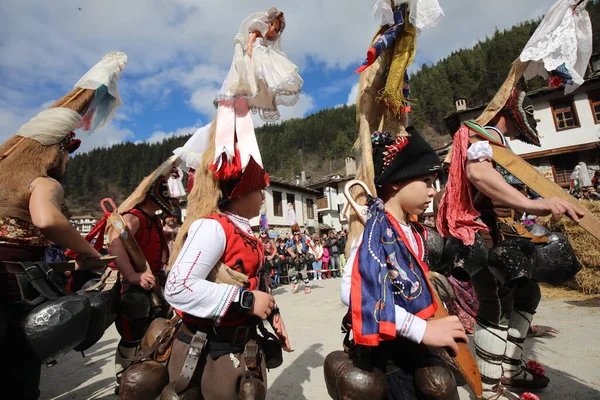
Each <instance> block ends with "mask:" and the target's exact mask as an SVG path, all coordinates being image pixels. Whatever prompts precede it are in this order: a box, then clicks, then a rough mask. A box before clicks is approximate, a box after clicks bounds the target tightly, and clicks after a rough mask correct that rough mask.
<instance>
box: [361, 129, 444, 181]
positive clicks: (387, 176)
mask: <svg viewBox="0 0 600 400" xmlns="http://www.w3.org/2000/svg"><path fill="white" fill-rule="evenodd" d="M406 131H407V132H408V133H409V135H410V136H399V137H398V138H396V139H395V140H394V139H393V138H392V135H391V134H390V133H389V132H374V133H372V134H371V144H372V146H373V166H374V169H375V184H376V185H377V186H383V185H388V184H392V183H400V182H404V181H408V180H410V179H415V178H419V177H421V176H427V175H431V174H435V173H436V172H438V171H439V169H440V167H441V162H440V158H439V157H438V156H437V154H435V151H433V149H432V148H431V146H430V145H429V143H427V142H426V141H425V139H423V137H422V136H421V134H419V132H418V131H417V130H416V129H415V128H414V127H412V126H411V127H408V128H407V129H406Z"/></svg>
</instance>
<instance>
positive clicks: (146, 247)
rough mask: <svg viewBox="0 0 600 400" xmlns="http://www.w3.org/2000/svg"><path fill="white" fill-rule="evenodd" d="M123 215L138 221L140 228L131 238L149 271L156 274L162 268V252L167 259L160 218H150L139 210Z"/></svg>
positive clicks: (167, 251) (167, 249)
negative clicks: (137, 246) (128, 215)
mask: <svg viewBox="0 0 600 400" xmlns="http://www.w3.org/2000/svg"><path fill="white" fill-rule="evenodd" d="M125 214H131V215H134V216H136V217H137V219H138V220H139V221H140V228H139V229H138V230H137V232H136V233H135V235H133V237H134V238H135V241H136V242H137V243H138V244H139V245H140V248H141V249H142V252H143V253H144V257H146V261H148V265H150V269H151V270H152V272H153V273H154V274H156V273H157V272H158V271H160V270H161V269H162V267H163V252H166V253H167V254H166V260H168V259H169V247H168V246H167V241H166V240H165V236H164V234H163V228H162V224H161V222H160V217H159V216H158V215H155V216H153V217H151V216H150V215H148V214H147V213H145V212H144V211H143V210H140V209H139V208H134V209H132V210H129V211H126V212H125V213H123V215H125Z"/></svg>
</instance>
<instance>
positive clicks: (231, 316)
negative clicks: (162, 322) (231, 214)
mask: <svg viewBox="0 0 600 400" xmlns="http://www.w3.org/2000/svg"><path fill="white" fill-rule="evenodd" d="M205 218H206V219H213V220H215V221H217V222H219V224H221V227H223V231H224V232H225V241H226V244H225V252H223V256H222V257H221V259H220V261H221V262H222V263H223V264H225V265H227V266H228V267H229V268H231V269H233V270H235V271H237V272H240V273H242V274H244V275H246V276H247V277H248V283H249V285H248V286H247V287H246V289H247V290H255V289H256V288H257V286H258V279H259V278H258V272H259V270H260V269H261V268H262V266H263V262H264V254H265V250H264V246H263V244H262V243H261V242H260V240H258V239H257V238H256V237H254V235H249V234H247V233H246V232H244V231H242V230H241V229H240V228H238V227H237V226H236V225H235V224H234V223H233V222H232V221H231V220H230V219H229V218H228V217H226V216H225V215H219V214H213V215H209V216H208V217H205ZM177 313H178V314H179V315H180V316H182V317H183V320H184V321H185V322H189V323H193V324H198V325H213V324H214V322H213V321H212V320H208V319H201V318H196V317H193V316H191V315H189V314H186V313H183V312H181V311H179V310H177ZM249 317H250V316H249V315H248V314H247V313H234V312H227V314H226V315H225V316H224V317H223V318H222V319H221V321H220V323H219V325H220V326H235V325H239V324H241V323H243V322H244V321H246V320H247V319H248V318H249Z"/></svg>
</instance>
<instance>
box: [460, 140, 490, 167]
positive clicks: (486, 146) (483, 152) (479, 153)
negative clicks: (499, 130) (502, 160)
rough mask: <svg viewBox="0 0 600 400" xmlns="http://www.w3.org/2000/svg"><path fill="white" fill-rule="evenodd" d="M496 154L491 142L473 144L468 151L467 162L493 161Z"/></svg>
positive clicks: (484, 141)
mask: <svg viewBox="0 0 600 400" xmlns="http://www.w3.org/2000/svg"><path fill="white" fill-rule="evenodd" d="M493 155H494V152H493V150H492V146H490V142H488V141H486V140H483V141H481V142H477V143H473V144H472V145H471V147H469V149H468V150H467V160H469V161H473V160H477V161H479V162H482V161H492V156H493Z"/></svg>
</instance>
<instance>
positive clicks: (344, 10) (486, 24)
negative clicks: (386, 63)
mask: <svg viewBox="0 0 600 400" xmlns="http://www.w3.org/2000/svg"><path fill="white" fill-rule="evenodd" d="M374 3H375V1H374V0H360V1H359V0H343V1H342V0H302V1H298V0H295V1H288V0H279V1H277V0H270V1H265V0H254V1H248V0H227V1H219V0H170V1H167V0H102V1H98V0H96V1H94V0H51V1H42V0H38V1H33V0H2V1H1V2H0V139H1V140H4V139H6V138H7V137H9V136H11V135H12V134H14V133H15V132H16V131H17V129H18V128H19V126H20V125H21V124H23V123H24V122H26V121H28V120H29V119H30V118H31V117H32V116H34V115H35V114H36V113H37V112H38V111H39V110H41V109H43V108H45V107H47V106H48V105H49V104H50V102H51V101H52V100H56V99H58V98H60V97H61V96H62V95H64V94H65V93H66V92H68V91H69V90H70V89H71V88H72V85H73V84H74V83H75V82H76V81H77V80H78V79H79V77H80V76H81V75H83V74H84V73H85V72H86V71H87V70H88V69H89V68H90V67H91V66H93V65H94V64H95V63H96V62H98V61H99V60H100V59H101V58H102V56H103V55H104V54H106V53H108V52H110V51H123V52H125V53H126V54H127V55H128V57H129V62H128V65H127V68H126V69H125V70H124V71H123V73H122V76H121V80H120V81H119V87H120V91H121V97H122V98H123V101H124V103H125V104H124V105H123V106H122V107H121V108H120V109H119V112H118V114H117V118H115V120H113V122H112V123H111V124H110V125H109V126H107V127H105V128H104V129H102V130H99V131H97V132H96V133H94V134H93V135H92V136H91V137H89V138H84V145H83V146H82V149H83V150H89V149H91V148H93V147H97V146H105V145H110V144H113V143H118V142H120V141H123V140H129V141H135V140H150V141H157V140H161V139H163V138H165V137H167V136H171V135H180V134H186V133H192V132H193V131H194V130H195V128H197V127H199V126H202V125H204V124H206V123H208V122H210V120H211V119H212V116H213V115H214V108H213V106H212V100H213V97H214V95H215V92H216V91H217V90H218V88H219V87H220V86H221V83H222V82H223V79H224V77H225V75H226V73H227V70H228V69H229V66H230V64H231V58H232V56H233V42H232V41H233V37H234V36H235V34H236V32H237V30H238V27H239V24H240V22H241V21H242V19H244V17H246V16H247V15H249V14H250V13H252V12H256V11H263V10H267V9H268V8H269V7H271V6H276V7H278V8H280V9H281V10H283V11H284V12H285V17H286V23H287V26H286V30H285V32H284V33H283V38H282V46H283V49H284V50H285V52H286V53H287V55H288V57H289V58H290V59H291V60H292V61H293V62H294V63H296V64H297V65H298V66H299V67H300V73H301V75H302V77H303V78H304V80H305V86H304V89H303V93H302V96H301V99H300V101H299V102H298V104H296V105H295V106H294V107H281V114H282V118H283V119H288V118H294V117H302V116H305V115H308V114H310V113H313V112H316V111H318V110H320V109H323V108H327V107H335V106H337V105H340V104H347V103H353V102H354V99H355V97H356V83H357V82H358V75H356V74H354V72H353V71H354V69H356V68H357V67H358V65H359V64H360V62H361V60H362V59H363V58H364V57H365V53H366V50H367V46H368V45H369V42H370V39H371V37H372V36H373V34H374V32H375V30H376V29H377V23H376V22H375V21H374V20H373V18H372V15H371V9H372V7H373V5H374ZM553 3H554V0H484V1H481V0H440V5H441V6H442V7H443V9H444V11H445V14H446V17H445V18H444V20H443V21H442V22H441V23H440V24H439V25H438V26H437V27H435V28H433V29H430V30H427V31H424V32H422V33H421V34H420V36H419V39H418V44H417V46H418V52H417V57H416V60H415V63H414V66H413V68H412V69H413V70H414V69H415V68H419V67H420V66H421V65H422V64H423V63H427V64H430V63H432V62H435V61H437V60H439V59H440V58H443V57H445V56H447V55H449V54H450V53H451V52H452V51H454V50H457V49H460V48H467V47H471V46H472V45H474V44H475V43H476V42H477V41H478V40H480V39H484V38H485V37H486V35H488V36H489V35H492V34H493V32H494V30H495V29H496V28H498V29H505V28H509V27H511V26H512V25H514V24H516V23H519V22H522V21H525V20H529V19H534V18H538V17H540V16H542V15H543V14H544V13H545V12H546V11H548V10H549V9H550V6H551V5H552V4H553ZM353 89H354V90H353Z"/></svg>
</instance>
